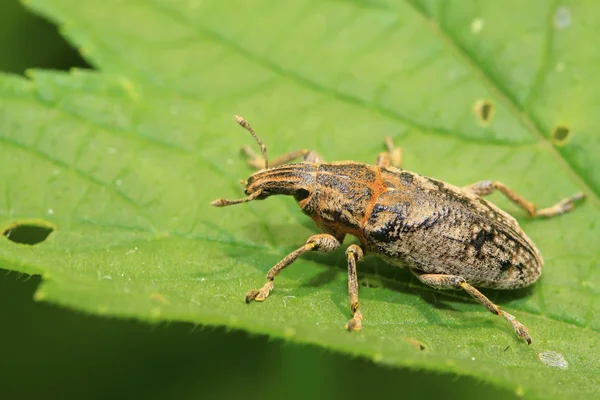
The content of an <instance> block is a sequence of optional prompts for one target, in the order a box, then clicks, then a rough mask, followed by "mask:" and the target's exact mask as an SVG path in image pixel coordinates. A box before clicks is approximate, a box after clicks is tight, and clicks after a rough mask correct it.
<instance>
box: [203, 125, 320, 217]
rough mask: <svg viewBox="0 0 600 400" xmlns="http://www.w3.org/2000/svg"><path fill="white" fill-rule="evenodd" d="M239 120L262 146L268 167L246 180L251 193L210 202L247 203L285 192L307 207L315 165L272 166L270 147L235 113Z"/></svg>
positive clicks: (214, 203) (312, 187) (305, 163)
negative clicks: (268, 148)
mask: <svg viewBox="0 0 600 400" xmlns="http://www.w3.org/2000/svg"><path fill="white" fill-rule="evenodd" d="M235 119H236V121H237V122H238V123H239V124H240V125H241V126H242V127H244V128H245V129H246V130H247V131H248V132H250V134H252V136H253V137H254V139H255V140H256V142H257V143H258V145H259V146H260V150H261V153H262V155H263V158H264V160H265V168H263V169H261V170H260V171H257V172H255V173H253V174H252V175H250V178H248V180H247V181H246V182H244V183H245V184H246V189H245V193H246V195H247V196H248V197H245V198H243V199H239V200H226V199H217V200H215V201H213V202H212V203H211V205H213V206H216V207H224V206H230V205H234V204H240V203H246V202H248V201H252V200H263V199H266V198H267V197H269V196H272V195H276V194H283V195H288V196H294V198H295V199H296V201H297V202H298V204H299V205H300V207H304V206H305V205H306V204H307V203H308V201H309V199H310V197H311V195H312V194H313V193H314V188H315V176H316V167H315V165H314V164H313V163H307V162H303V163H292V164H284V165H281V166H278V167H273V168H269V167H268V165H269V162H268V160H267V148H266V146H265V145H264V144H263V143H262V141H261V140H260V139H259V138H258V136H257V135H256V133H255V132H254V130H253V129H252V127H251V126H250V124H248V122H246V121H245V120H244V119H243V118H241V117H238V116H236V117H235Z"/></svg>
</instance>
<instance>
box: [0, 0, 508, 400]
mask: <svg viewBox="0 0 600 400" xmlns="http://www.w3.org/2000/svg"><path fill="white" fill-rule="evenodd" d="M0 48H1V49H2V51H1V52H0V71H4V72H11V73H15V74H23V73H24V71H25V70H26V69H28V68H33V67H35V68H50V69H68V68H70V67H74V66H78V67H89V66H88V65H87V64H86V63H85V61H84V60H83V59H82V58H81V57H80V56H79V55H78V54H77V52H76V51H75V50H74V49H73V48H72V47H70V46H69V44H68V43H66V42H65V40H64V39H63V38H62V37H61V36H60V35H59V33H58V32H57V29H56V27H54V26H53V25H52V24H50V23H49V22H47V21H44V20H42V19H40V18H38V17H36V16H34V15H32V14H30V13H28V12H27V11H26V10H25V9H24V8H23V6H22V5H21V4H20V3H19V2H18V1H17V0H1V1H0ZM0 267H1V266H0ZM39 282H40V279H39V277H28V276H23V275H18V274H16V273H9V272H7V271H5V270H1V269H0V323H1V327H2V328H1V330H0V343H2V345H3V347H4V348H3V350H2V355H1V356H0V397H1V398H4V399H13V398H49V397H51V398H56V397H61V398H107V397H109V396H110V397H119V398H121V397H130V398H131V397H135V398H157V399H158V398H184V399H185V398H246V399H253V398H261V399H265V400H267V399H279V398H291V399H293V398H340V399H341V398H344V399H348V398H357V397H362V398H373V397H377V398H411V399H418V398H431V397H433V396H440V394H441V395H443V398H446V399H451V398H461V399H469V398H478V399H479V398H481V397H482V395H483V396H485V398H486V400H493V399H496V398H497V399H500V398H502V399H506V398H513V397H515V396H514V395H513V394H512V393H511V392H508V391H504V390H501V389H497V388H495V387H492V386H490V385H487V384H483V383H481V382H478V381H476V380H474V379H471V378H465V377H455V376H451V375H433V374H428V373H422V372H415V371H409V370H395V369H390V368H385V367H380V366H377V365H375V364H373V363H371V362H369V361H366V360H361V359H350V358H348V357H346V356H340V355H337V354H332V353H328V352H325V351H323V350H321V349H319V348H316V347H309V346H299V345H292V344H287V343H284V342H282V341H270V340H269V339H267V338H265V337H255V336H254V337H253V336H249V335H248V334H246V333H243V332H227V331H225V330H224V329H220V328H217V329H215V328H205V327H193V326H191V325H189V324H170V325H164V324H163V325H158V326H153V325H147V324H142V323H138V322H136V321H123V320H114V319H102V318H97V317H90V316H86V315H82V314H80V313H76V312H73V311H69V310H65V309H61V308H58V307H54V306H52V305H48V304H44V303H35V302H34V301H33V300H32V297H33V293H34V291H35V288H36V286H37V285H38V284H39Z"/></svg>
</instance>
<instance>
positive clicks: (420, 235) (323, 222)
mask: <svg viewBox="0 0 600 400" xmlns="http://www.w3.org/2000/svg"><path fill="white" fill-rule="evenodd" d="M235 119H236V121H237V122H238V123H239V124H240V125H241V126H242V127H243V128H245V129H246V130H247V131H248V132H250V134H252V136H253V137H254V139H255V140H256V142H257V143H258V145H259V146H260V149H261V153H262V157H260V156H258V155H257V154H255V153H254V152H253V151H252V150H251V149H250V148H249V147H247V146H245V147H244V148H243V150H244V152H245V153H246V154H247V156H248V157H249V158H248V163H249V164H250V165H251V166H253V167H254V168H256V169H258V171H257V172H255V173H253V174H252V175H251V176H250V177H249V178H248V180H247V181H242V182H243V183H244V184H245V186H246V187H245V193H246V196H247V197H245V198H242V199H239V200H226V199H217V200H215V201H213V202H212V203H211V204H212V205H213V206H217V207H223V206H229V205H234V204H240V203H246V202H249V201H252V200H264V199H266V198H267V197H269V196H272V195H279V194H281V195H288V196H293V197H294V198H295V200H296V202H297V203H298V205H299V206H300V208H301V209H302V212H304V214H307V215H308V216H310V217H311V218H312V219H313V220H314V222H315V223H316V225H317V227H318V228H320V229H321V231H322V232H323V233H320V234H317V235H314V236H311V237H309V238H308V240H307V241H306V243H305V244H304V245H303V246H301V247H299V248H298V249H297V250H295V251H293V252H291V253H290V254H288V255H287V256H286V257H284V258H283V259H282V260H281V261H280V262H278V263H277V264H276V265H275V266H274V267H272V268H271V269H270V270H269V272H268V273H267V282H266V283H265V284H264V286H263V287H262V288H260V289H257V290H251V291H249V292H248V294H247V295H246V302H247V303H250V302H252V301H253V300H254V301H263V300H265V299H266V298H267V297H268V296H269V294H270V293H271V291H272V290H273V288H274V284H275V283H274V280H275V277H276V276H277V275H278V274H279V273H280V272H281V271H282V270H283V269H284V268H286V267H288V266H289V265H290V264H292V263H293V262H294V261H295V260H296V259H297V258H298V257H300V256H301V255H303V254H305V253H307V252H309V251H320V252H331V251H334V250H336V249H337V248H339V247H340V246H341V244H342V242H343V241H344V238H345V236H346V235H353V236H355V237H356V238H358V240H359V241H360V245H358V244H351V245H350V246H348V248H347V249H346V252H345V255H346V258H347V262H348V293H349V298H350V310H351V312H352V318H350V320H349V321H348V323H347V324H346V329H348V330H350V331H352V330H359V329H361V328H362V321H363V315H362V313H361V310H360V304H359V301H358V280H357V274H356V264H357V262H359V261H361V260H362V259H363V256H364V255H365V254H373V255H376V256H379V257H381V258H382V259H384V260H385V261H387V262H388V263H390V264H392V265H395V266H399V267H404V268H408V269H409V270H410V272H412V274H414V275H415V276H416V277H417V279H418V280H419V281H421V282H422V283H424V284H425V285H428V286H430V287H433V288H435V289H455V290H461V289H462V290H464V291H466V292H467V293H468V294H470V295H471V296H472V297H473V298H474V299H475V300H476V301H478V302H479V303H480V304H482V305H483V306H485V307H486V308H487V309H488V310H489V311H491V312H492V313H493V314H496V315H500V316H502V317H504V319H506V321H508V322H509V323H510V324H511V325H512V327H513V329H514V330H515V333H516V334H517V336H518V337H520V338H522V339H524V340H525V341H526V342H527V343H528V344H531V336H530V335H529V332H528V330H527V328H526V327H525V325H523V324H521V323H520V322H519V321H517V320H516V318H515V317H514V316H513V315H511V314H509V313H508V312H506V311H504V310H502V309H501V308H500V307H498V306H497V305H496V304H494V303H493V302H492V301H491V300H490V299H488V298H487V297H486V296H485V295H484V294H483V293H481V292H480V291H479V290H477V289H476V288H492V289H509V290H510V289H518V288H522V287H526V286H529V285H531V284H533V283H534V282H535V281H536V280H537V279H538V278H539V277H540V275H541V273H542V265H543V259H542V256H541V254H540V252H539V251H538V249H537V247H536V246H535V244H534V243H533V241H532V240H531V239H530V238H529V237H528V236H527V235H526V234H525V232H523V230H522V229H521V228H520V226H519V224H518V223H517V221H516V220H515V219H514V218H513V217H512V216H511V215H509V214H508V213H506V212H505V211H503V210H501V209H500V208H498V207H497V206H495V205H494V204H492V203H491V202H489V201H487V200H486V199H484V198H483V196H486V195H489V194H492V193H493V192H495V191H499V192H500V193H502V194H503V195H504V196H506V197H507V198H508V199H509V200H510V201H512V202H513V203H515V204H516V205H517V206H519V207H521V208H522V209H524V210H525V211H526V212H527V213H528V214H529V216H531V217H542V218H550V217H554V216H557V215H560V214H563V213H566V212H568V211H570V210H571V209H573V206H574V203H575V202H576V201H578V200H580V199H583V198H584V195H583V193H578V194H575V195H573V196H571V197H568V198H565V199H564V200H562V201H560V202H558V203H556V204H555V205H553V206H551V207H548V208H543V209H540V210H538V209H537V208H536V205H535V204H533V203H531V202H529V201H527V200H526V199H524V198H523V197H521V196H520V195H518V194H517V193H515V192H514V191H513V190H511V189H510V188H508V187H507V186H506V185H504V184H503V183H501V182H495V181H490V180H484V181H480V182H477V183H474V184H472V185H469V186H464V187H457V186H454V185H451V184H449V183H446V182H442V181H439V180H436V179H432V178H429V177H426V176H423V175H420V174H417V173H414V172H410V171H406V170H402V169H400V167H401V163H402V150H401V149H400V148H397V147H395V146H394V144H393V142H392V140H391V138H389V137H387V138H386V140H385V143H386V145H387V151H385V152H382V153H379V155H378V156H377V161H376V165H369V164H364V163H360V162H354V161H341V162H331V163H328V162H325V161H324V160H323V159H322V158H321V156H320V155H319V154H318V153H316V152H314V151H308V150H299V151H296V152H292V153H288V154H285V155H283V156H281V157H279V158H278V159H276V160H275V161H274V162H272V163H271V164H269V162H268V159H267V149H266V147H265V145H264V144H263V143H262V141H261V140H260V139H259V137H258V136H257V134H256V132H255V131H254V130H253V129H252V127H251V126H250V124H248V122H246V121H245V120H244V119H243V118H241V117H238V116H236V117H235ZM298 158H302V162H297V163H291V161H293V160H295V159H298Z"/></svg>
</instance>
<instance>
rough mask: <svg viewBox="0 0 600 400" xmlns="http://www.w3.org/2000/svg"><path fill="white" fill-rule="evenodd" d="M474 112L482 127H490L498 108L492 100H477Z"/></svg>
mask: <svg viewBox="0 0 600 400" xmlns="http://www.w3.org/2000/svg"><path fill="white" fill-rule="evenodd" d="M473 112H474V113H475V116H476V117H477V121H478V122H479V125H481V126H484V127H485V126H489V125H490V123H491V122H492V120H493V119H494V114H495V113H496V106H495V105H494V103H492V102H491V101H490V100H483V99H481V100H477V101H476V102H475V105H474V106H473Z"/></svg>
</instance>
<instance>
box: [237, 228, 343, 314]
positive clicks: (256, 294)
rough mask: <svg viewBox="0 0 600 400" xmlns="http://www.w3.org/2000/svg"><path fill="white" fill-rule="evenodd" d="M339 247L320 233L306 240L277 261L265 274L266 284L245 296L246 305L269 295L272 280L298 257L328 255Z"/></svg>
mask: <svg viewBox="0 0 600 400" xmlns="http://www.w3.org/2000/svg"><path fill="white" fill-rule="evenodd" d="M338 247H340V242H339V240H337V239H336V238H335V237H333V236H332V235H329V234H326V233H321V234H318V235H314V236H311V237H309V238H308V240H307V241H306V244H305V245H304V246H302V247H300V248H298V249H296V250H294V251H292V252H291V253H290V254H288V255H287V256H285V257H284V258H283V260H281V261H279V262H278V263H277V264H275V266H274V267H273V268H271V269H270V270H269V272H268V273H267V283H265V284H264V286H263V287H262V288H260V289H258V290H251V291H249V292H248V293H247V294H246V303H250V302H251V301H252V300H256V301H263V300H265V299H266V298H267V297H269V294H270V293H271V290H273V287H274V285H275V283H274V280H275V277H276V276H277V274H279V273H280V272H281V270H282V269H284V268H285V267H287V266H289V265H290V264H291V263H293V262H294V261H296V259H297V258H298V257H300V256H301V255H302V254H304V253H307V252H309V251H322V252H324V253H329V252H331V251H334V250H335V249H337V248H338Z"/></svg>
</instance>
